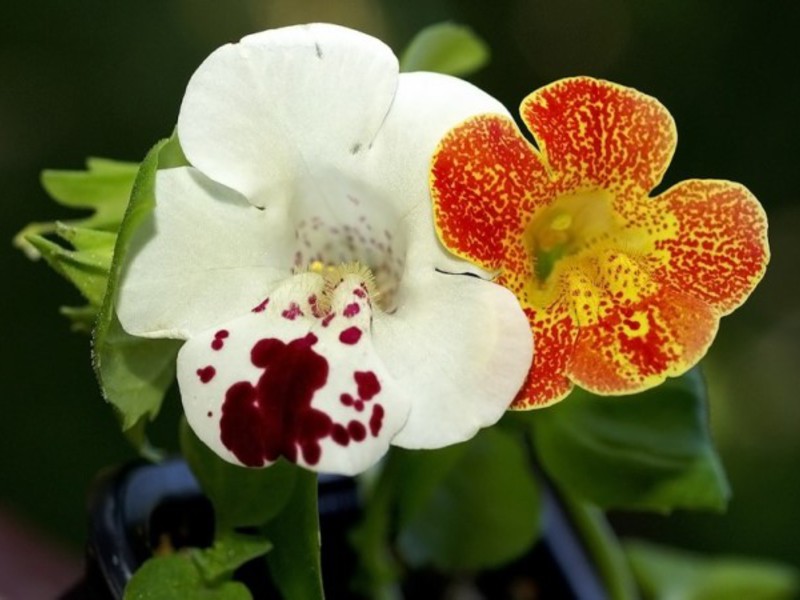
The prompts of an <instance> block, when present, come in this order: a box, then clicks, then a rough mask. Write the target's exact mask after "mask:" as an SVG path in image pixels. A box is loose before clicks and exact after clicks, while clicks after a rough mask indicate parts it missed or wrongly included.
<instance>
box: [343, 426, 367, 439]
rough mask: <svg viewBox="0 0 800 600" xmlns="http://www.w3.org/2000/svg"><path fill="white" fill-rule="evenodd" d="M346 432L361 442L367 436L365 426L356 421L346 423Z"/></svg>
mask: <svg viewBox="0 0 800 600" xmlns="http://www.w3.org/2000/svg"><path fill="white" fill-rule="evenodd" d="M347 432H348V433H349V434H350V437H351V438H352V439H353V441H355V442H363V441H364V439H365V438H366V437H367V428H366V427H364V425H363V424H362V423H359V422H358V421H350V422H349V423H348V424H347Z"/></svg>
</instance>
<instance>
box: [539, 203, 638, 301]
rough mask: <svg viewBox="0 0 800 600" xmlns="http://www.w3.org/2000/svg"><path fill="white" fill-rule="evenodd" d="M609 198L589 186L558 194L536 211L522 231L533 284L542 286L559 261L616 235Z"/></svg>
mask: <svg viewBox="0 0 800 600" xmlns="http://www.w3.org/2000/svg"><path fill="white" fill-rule="evenodd" d="M611 202H612V196H611V194H610V193H609V192H607V191H605V190H592V191H586V192H578V193H575V194H567V195H563V196H559V197H558V198H556V199H555V201H553V202H552V203H551V204H550V205H549V206H548V207H546V208H544V209H542V210H540V211H538V212H537V214H536V215H535V216H534V218H533V220H532V221H531V223H530V225H529V226H528V229H527V230H526V232H525V242H526V246H527V247H528V251H529V252H530V256H531V258H532V259H533V272H534V275H535V279H536V282H535V283H536V284H538V285H537V287H539V288H540V289H541V288H543V287H545V286H546V284H547V282H548V280H549V279H550V276H551V275H552V273H553V271H554V270H555V269H556V266H557V265H558V264H559V263H560V262H561V263H563V262H565V261H566V260H567V259H568V258H570V257H579V256H580V255H582V254H585V253H587V252H593V251H596V249H597V247H598V246H600V245H608V244H609V242H612V243H613V242H615V241H618V240H619V239H620V237H621V235H622V234H623V228H622V226H621V224H620V223H619V221H618V219H617V218H616V217H615V214H614V209H613V207H612V204H611Z"/></svg>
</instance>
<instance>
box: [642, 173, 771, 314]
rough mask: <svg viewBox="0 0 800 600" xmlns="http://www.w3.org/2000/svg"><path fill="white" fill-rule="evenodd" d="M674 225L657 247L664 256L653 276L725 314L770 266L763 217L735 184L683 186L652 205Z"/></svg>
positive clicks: (754, 202) (704, 182)
mask: <svg viewBox="0 0 800 600" xmlns="http://www.w3.org/2000/svg"><path fill="white" fill-rule="evenodd" d="M653 204H654V205H655V206H654V208H655V209H656V210H657V211H659V212H662V213H665V214H670V215H672V216H673V217H674V218H675V220H676V221H677V224H676V226H675V227H674V228H673V232H672V235H671V236H670V237H669V238H668V239H664V240H661V241H659V242H658V243H657V244H656V248H657V250H658V251H662V252H665V253H666V254H667V256H664V257H662V260H663V261H664V263H666V264H663V265H662V266H661V268H660V269H658V270H657V271H656V276H658V277H659V278H660V279H661V280H662V281H667V282H669V283H670V285H672V286H673V287H675V288H679V289H681V290H684V291H686V292H687V293H690V294H692V295H693V296H695V297H697V298H700V299H702V300H704V301H706V302H707V303H709V304H711V305H712V306H714V307H715V308H716V309H717V310H719V312H720V314H722V315H724V314H728V313H729V312H731V311H733V310H734V309H735V308H737V307H738V306H739V305H741V304H742V302H744V301H745V299H746V298H747V296H749V295H750V292H752V291H753V288H755V286H756V284H757V283H758V282H759V281H760V280H761V277H762V276H763V275H764V271H765V269H766V266H767V262H768V261H769V246H768V243H767V217H766V215H765V214H764V210H763V209H762V208H761V205H760V204H759V202H758V200H756V198H755V197H754V196H753V195H752V194H751V193H750V191H749V190H748V189H747V188H745V187H744V186H742V185H739V184H738V183H732V182H729V181H714V180H691V181H684V182H682V183H679V184H678V185H676V186H674V187H672V188H670V189H669V190H667V191H666V192H664V193H663V194H662V195H661V196H659V197H658V198H656V199H654V200H653Z"/></svg>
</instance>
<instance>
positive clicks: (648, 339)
mask: <svg viewBox="0 0 800 600" xmlns="http://www.w3.org/2000/svg"><path fill="white" fill-rule="evenodd" d="M718 325H719V317H718V316H717V314H716V311H715V310H714V309H713V308H712V307H710V306H709V305H708V304H706V303H705V302H703V301H702V300H698V299H696V298H694V297H692V296H690V295H688V294H685V293H683V292H678V291H676V290H674V289H672V288H669V287H666V286H657V292H656V293H654V294H653V295H651V296H648V297H645V298H643V299H641V300H640V301H638V302H636V303H630V304H627V303H626V304H624V305H617V306H616V307H614V308H612V309H610V310H609V311H608V312H607V313H606V315H605V316H604V317H603V318H602V319H601V320H600V322H598V323H597V324H595V325H592V326H589V327H582V328H581V330H580V334H579V335H578V339H577V341H576V343H575V347H574V351H573V354H572V357H571V359H570V361H569V365H568V368H567V374H568V376H569V377H570V379H572V381H574V382H575V383H576V384H578V385H580V386H581V387H583V388H585V389H587V390H589V391H591V392H594V393H596V394H630V393H635V392H639V391H642V390H645V389H648V388H651V387H653V386H656V385H658V384H660V383H661V382H663V381H664V379H665V378H666V377H674V376H678V375H681V374H682V373H684V372H686V371H687V370H688V369H689V368H691V367H692V366H694V365H695V364H696V363H697V362H698V361H699V360H700V359H701V358H702V357H703V355H704V354H705V352H706V350H707V349H708V346H709V345H710V344H711V342H712V340H713V339H714V335H715V334H716V331H717V326H718Z"/></svg>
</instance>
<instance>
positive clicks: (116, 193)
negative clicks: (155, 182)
mask: <svg viewBox="0 0 800 600" xmlns="http://www.w3.org/2000/svg"><path fill="white" fill-rule="evenodd" d="M87 167H88V170H87V171H54V170H48V171H43V172H42V186H43V187H44V189H45V191H47V193H48V194H49V195H50V197H51V198H53V200H55V201H56V202H58V203H59V204H62V205H63V206H68V207H70V208H83V209H88V210H92V211H94V213H93V214H92V215H90V216H89V217H86V218H83V219H79V220H77V221H75V222H73V223H72V224H74V225H78V226H80V227H83V228H85V229H103V230H106V231H116V230H117V228H118V227H119V224H120V223H121V222H122V217H123V215H124V214H125V208H126V207H127V205H128V199H129V198H130V194H131V188H132V186H133V182H134V179H135V177H136V172H137V170H138V168H139V165H137V164H135V163H124V162H118V161H111V160H106V159H90V160H88V161H87Z"/></svg>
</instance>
